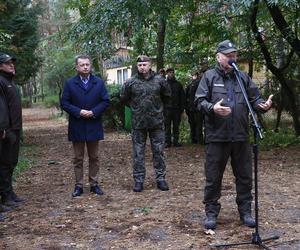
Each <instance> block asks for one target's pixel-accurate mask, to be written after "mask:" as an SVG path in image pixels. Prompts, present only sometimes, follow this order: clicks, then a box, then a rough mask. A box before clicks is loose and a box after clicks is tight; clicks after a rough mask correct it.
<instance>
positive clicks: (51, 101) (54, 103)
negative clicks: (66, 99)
mask: <svg viewBox="0 0 300 250" xmlns="http://www.w3.org/2000/svg"><path fill="white" fill-rule="evenodd" d="M43 103H44V105H45V107H47V108H52V107H56V108H57V109H59V108H60V101H59V96H58V95H47V96H45V98H44V102H43Z"/></svg>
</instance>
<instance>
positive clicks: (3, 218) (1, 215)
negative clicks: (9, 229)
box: [0, 213, 6, 221]
mask: <svg viewBox="0 0 300 250" xmlns="http://www.w3.org/2000/svg"><path fill="white" fill-rule="evenodd" d="M5 219H6V217H5V216H4V215H3V214H1V213H0V221H4V220H5Z"/></svg>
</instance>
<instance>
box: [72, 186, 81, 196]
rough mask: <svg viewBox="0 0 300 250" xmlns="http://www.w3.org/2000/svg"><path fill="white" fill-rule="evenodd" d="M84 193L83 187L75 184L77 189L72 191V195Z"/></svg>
mask: <svg viewBox="0 0 300 250" xmlns="http://www.w3.org/2000/svg"><path fill="white" fill-rule="evenodd" d="M82 193H83V189H82V187H79V186H75V189H74V192H73V193H72V196H73V197H78V196H80V195H82Z"/></svg>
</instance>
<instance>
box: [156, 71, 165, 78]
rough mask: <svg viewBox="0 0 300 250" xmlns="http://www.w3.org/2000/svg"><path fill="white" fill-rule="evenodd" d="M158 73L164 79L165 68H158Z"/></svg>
mask: <svg viewBox="0 0 300 250" xmlns="http://www.w3.org/2000/svg"><path fill="white" fill-rule="evenodd" d="M158 74H159V75H160V76H162V77H163V78H164V79H166V71H165V69H160V70H159V71H158Z"/></svg>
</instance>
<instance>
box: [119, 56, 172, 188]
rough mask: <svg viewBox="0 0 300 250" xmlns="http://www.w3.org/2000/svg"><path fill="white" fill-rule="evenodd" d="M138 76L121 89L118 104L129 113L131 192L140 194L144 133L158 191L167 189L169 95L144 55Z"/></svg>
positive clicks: (144, 145)
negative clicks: (166, 105)
mask: <svg viewBox="0 0 300 250" xmlns="http://www.w3.org/2000/svg"><path fill="white" fill-rule="evenodd" d="M137 68H138V73H137V74H136V75H135V76H133V77H131V78H130V79H128V80H127V81H126V82H125V83H124V85H123V87H122V90H121V101H122V102H124V103H125V104H126V105H127V106H129V107H130V108H131V111H132V143H133V178H134V181H135V184H134V188H133V191H134V192H141V191H142V190H143V182H144V180H145V175H146V170H145V147H146V140H147V134H148V135H149V138H150V142H151V150H152V154H153V166H154V168H155V174H156V182H157V187H158V189H160V190H162V191H167V190H169V187H168V184H167V182H166V180H165V175H166V165H165V161H164V153H163V151H164V142H165V131H164V116H163V107H164V103H165V102H166V101H167V99H168V98H169V97H170V96H171V90H170V88H169V86H168V85H167V83H166V81H165V80H164V79H163V78H162V77H161V76H160V75H155V74H154V72H152V71H151V61H150V58H149V57H147V56H139V57H138V59H137Z"/></svg>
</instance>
